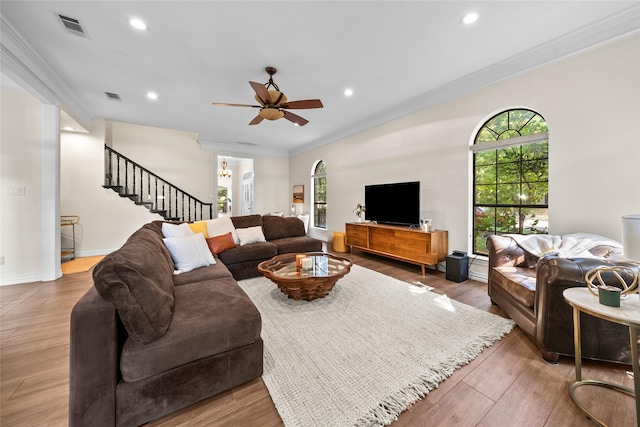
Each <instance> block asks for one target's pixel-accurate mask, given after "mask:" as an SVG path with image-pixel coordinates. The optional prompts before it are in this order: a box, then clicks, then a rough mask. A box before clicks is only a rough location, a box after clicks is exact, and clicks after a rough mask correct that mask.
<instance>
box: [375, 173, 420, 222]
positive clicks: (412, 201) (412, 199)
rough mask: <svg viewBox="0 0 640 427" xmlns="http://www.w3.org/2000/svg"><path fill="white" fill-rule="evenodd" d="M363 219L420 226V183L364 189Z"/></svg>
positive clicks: (402, 183) (404, 183)
mask: <svg viewBox="0 0 640 427" xmlns="http://www.w3.org/2000/svg"><path fill="white" fill-rule="evenodd" d="M364 205H365V208H366V210H365V219H366V220H368V221H375V222H377V223H381V224H395V225H408V226H418V227H419V226H420V182H418V181H415V182H399V183H394V184H378V185H367V186H365V187H364Z"/></svg>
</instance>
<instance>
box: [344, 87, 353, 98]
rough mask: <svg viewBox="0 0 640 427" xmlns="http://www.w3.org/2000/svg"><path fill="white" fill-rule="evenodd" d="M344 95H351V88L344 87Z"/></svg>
mask: <svg viewBox="0 0 640 427" xmlns="http://www.w3.org/2000/svg"><path fill="white" fill-rule="evenodd" d="M344 96H346V97H350V96H353V89H351V88H350V87H349V88H346V89H345V90H344Z"/></svg>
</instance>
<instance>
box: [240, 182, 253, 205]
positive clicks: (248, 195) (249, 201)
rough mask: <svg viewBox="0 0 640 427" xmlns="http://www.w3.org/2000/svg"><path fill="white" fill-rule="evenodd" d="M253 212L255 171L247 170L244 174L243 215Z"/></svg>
mask: <svg viewBox="0 0 640 427" xmlns="http://www.w3.org/2000/svg"><path fill="white" fill-rule="evenodd" d="M252 213H253V172H246V173H245V174H244V175H243V176H242V206H241V215H250V214H252Z"/></svg>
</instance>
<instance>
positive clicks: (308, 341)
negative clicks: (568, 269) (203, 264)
mask: <svg viewBox="0 0 640 427" xmlns="http://www.w3.org/2000/svg"><path fill="white" fill-rule="evenodd" d="M239 283H240V286H241V287H242V288H243V289H244V290H245V292H246V293H247V294H248V295H249V297H250V298H251V299H252V300H253V302H254V303H255V304H256V306H257V307H258V309H259V310H260V313H261V315H262V339H263V340H264V374H263V380H264V382H265V384H266V386H267V388H268V389H269V393H270V394H271V398H272V400H273V403H274V404H275V406H276V408H277V410H278V413H279V414H280V416H281V418H282V420H283V422H284V424H285V426H287V427H293V426H300V427H311V426H323V427H324V426H333V427H337V426H354V425H355V426H380V425H389V424H391V423H392V422H393V421H394V420H395V419H396V418H397V416H398V415H399V414H400V413H401V412H403V411H404V410H405V409H406V408H407V407H408V406H409V405H411V403H413V402H415V401H417V400H419V399H421V398H422V397H424V396H425V395H426V394H427V393H429V391H430V390H433V389H434V388H436V387H437V386H438V384H439V383H440V382H442V381H444V380H445V379H446V378H448V377H449V376H451V374H453V372H454V371H455V370H456V368H458V367H460V366H462V365H465V364H467V363H469V362H470V361H471V360H473V359H474V358H475V357H477V356H478V354H480V352H481V351H482V350H483V349H484V348H485V347H487V346H490V345H491V344H492V343H493V342H494V341H496V340H499V339H500V338H501V337H503V336H504V335H505V334H507V333H508V332H509V331H510V330H511V329H512V328H513V326H514V323H513V321H511V320H509V319H504V318H501V317H499V316H496V315H493V314H491V313H488V312H485V311H482V310H479V309H476V308H473V307H470V306H467V305H465V304H462V303H459V302H457V301H454V300H451V299H450V298H448V297H447V296H446V295H438V294H436V293H434V292H430V291H427V290H426V289H425V288H424V287H419V286H416V285H412V284H409V283H406V282H402V281H400V280H396V279H393V278H391V277H388V276H385V275H383V274H380V273H377V272H374V271H372V270H368V269H366V268H363V267H360V266H357V265H354V266H353V267H352V268H351V272H350V273H349V274H347V275H346V276H345V277H343V278H342V279H340V280H339V281H338V283H337V284H336V286H335V287H334V289H333V290H332V291H331V292H330V293H329V295H327V296H326V297H325V298H322V299H317V300H313V301H294V300H291V299H289V298H287V297H286V296H285V295H284V294H282V293H281V292H280V290H279V289H278V288H277V287H276V285H275V284H274V283H272V282H271V281H270V280H268V279H265V278H262V277H259V278H254V279H248V280H243V281H240V282H239Z"/></svg>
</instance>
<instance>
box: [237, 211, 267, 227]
mask: <svg viewBox="0 0 640 427" xmlns="http://www.w3.org/2000/svg"><path fill="white" fill-rule="evenodd" d="M231 221H232V222H233V226H234V227H235V228H236V229H238V228H247V227H257V226H260V227H262V216H261V215H257V214H254V215H240V216H232V217H231Z"/></svg>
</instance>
